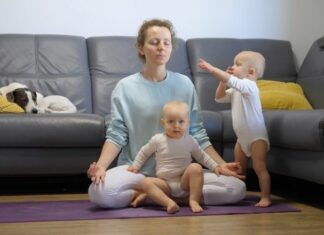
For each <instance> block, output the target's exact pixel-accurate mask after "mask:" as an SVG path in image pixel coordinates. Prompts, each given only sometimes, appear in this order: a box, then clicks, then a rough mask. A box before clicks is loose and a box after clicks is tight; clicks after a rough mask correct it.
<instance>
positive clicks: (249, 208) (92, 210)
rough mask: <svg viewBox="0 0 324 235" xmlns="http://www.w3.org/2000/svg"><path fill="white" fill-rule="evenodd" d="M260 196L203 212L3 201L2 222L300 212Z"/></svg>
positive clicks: (0, 218)
mask: <svg viewBox="0 0 324 235" xmlns="http://www.w3.org/2000/svg"><path fill="white" fill-rule="evenodd" d="M257 200H258V198H257V197H255V196H248V197H246V198H245V199H244V200H242V201H241V202H239V203H236V204H232V205H224V206H205V207H204V209H205V210H204V211H203V212H202V213H193V212H191V210H190V208H189V207H181V209H180V211H179V212H178V213H176V214H171V215H170V214H167V213H166V212H165V211H164V210H162V208H161V207H156V206H145V207H139V208H123V209H101V208H98V207H96V206H95V205H94V204H92V203H91V202H89V201H87V200H82V201H74V200H73V201H47V202H13V203H0V223H18V222H35V221H63V220H94V219H129V218H145V217H178V216H207V215H228V214H251V213H275V212H298V211H300V210H299V209H296V208H294V207H292V206H290V205H287V204H285V203H281V202H276V201H275V202H274V203H273V205H272V206H270V207H268V208H257V207H255V206H254V204H255V203H256V202H257Z"/></svg>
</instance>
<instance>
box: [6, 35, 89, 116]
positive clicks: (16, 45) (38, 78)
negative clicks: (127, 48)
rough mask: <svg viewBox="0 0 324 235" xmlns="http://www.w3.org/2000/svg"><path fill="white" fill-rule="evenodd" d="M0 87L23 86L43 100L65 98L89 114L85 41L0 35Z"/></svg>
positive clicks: (80, 110)
mask: <svg viewBox="0 0 324 235" xmlns="http://www.w3.org/2000/svg"><path fill="white" fill-rule="evenodd" d="M0 58H1V60H0V71H1V74H0V86H5V85H8V84H9V83H12V82H19V83H23V84H25V85H27V86H28V87H29V88H30V89H33V90H35V91H38V92H40V93H41V94H43V95H44V96H47V95H62V96H65V97H67V98H69V99H70V100H71V101H72V102H73V103H74V104H75V105H76V106H77V109H78V111H79V112H85V113H91V111H92V103H91V83H90V74H89V67H88V56H87V46H86V41H85V38H83V37H78V36H68V35H31V34H2V35H0Z"/></svg>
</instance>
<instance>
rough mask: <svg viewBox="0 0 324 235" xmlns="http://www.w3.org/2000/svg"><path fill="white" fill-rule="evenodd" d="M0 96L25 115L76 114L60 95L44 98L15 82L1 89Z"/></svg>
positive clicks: (67, 100)
mask: <svg viewBox="0 0 324 235" xmlns="http://www.w3.org/2000/svg"><path fill="white" fill-rule="evenodd" d="M15 91H16V92H15ZM0 95H2V96H3V97H4V98H6V99H7V100H8V101H10V102H15V103H17V104H18V105H19V106H21V107H22V108H23V109H24V110H25V111H26V112H27V113H76V112H77V108H76V106H75V105H74V104H73V103H72V102H71V101H70V100H69V99H68V98H66V97H64V96H60V95H50V96H46V97H44V96H43V95H42V94H40V93H39V92H35V91H32V90H30V89H29V88H28V87H27V86H26V85H24V84H21V83H17V82H15V83H10V84H9V85H8V86H4V87H1V88H0ZM15 96H16V97H15ZM15 98H16V100H15ZM20 99H22V100H20Z"/></svg>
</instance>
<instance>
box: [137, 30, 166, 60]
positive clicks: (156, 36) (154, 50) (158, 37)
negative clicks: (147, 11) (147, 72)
mask: <svg viewBox="0 0 324 235" xmlns="http://www.w3.org/2000/svg"><path fill="white" fill-rule="evenodd" d="M139 52H140V53H141V54H142V55H144V56H145V63H146V64H152V65H156V66H159V65H165V64H166V63H167V62H168V61H169V59H170V55H171V52H172V39H171V33H170V31H169V29H168V28H165V27H160V26H153V27H150V28H148V29H147V31H146V38H145V42H144V45H143V46H142V47H140V48H139Z"/></svg>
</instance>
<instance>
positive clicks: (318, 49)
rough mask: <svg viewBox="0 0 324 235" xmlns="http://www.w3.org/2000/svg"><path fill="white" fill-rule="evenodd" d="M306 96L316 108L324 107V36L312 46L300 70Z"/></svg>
mask: <svg viewBox="0 0 324 235" xmlns="http://www.w3.org/2000/svg"><path fill="white" fill-rule="evenodd" d="M297 83H299V84H300V85H301V86H302V87H303V90H304V93H305V96H306V97H307V99H308V101H309V102H310V103H311V105H312V106H313V108H315V109H324V92H323V90H324V37H322V38H319V39H317V40H316V41H315V42H314V43H313V44H312V46H311V47H310V49H309V51H308V53H307V55H306V57H305V59H304V61H303V63H302V65H301V67H300V69H299V72H298V80H297Z"/></svg>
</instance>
